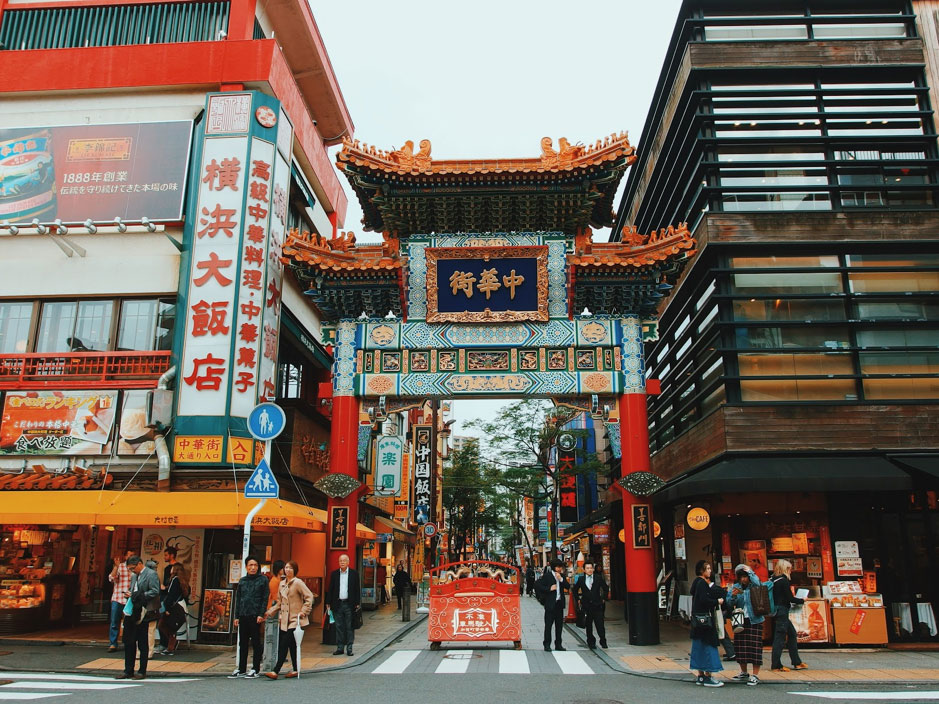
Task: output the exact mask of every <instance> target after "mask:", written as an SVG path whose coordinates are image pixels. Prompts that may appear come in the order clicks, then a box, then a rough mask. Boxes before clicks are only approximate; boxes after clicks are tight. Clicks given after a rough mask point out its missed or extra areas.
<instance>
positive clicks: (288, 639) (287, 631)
mask: <svg viewBox="0 0 939 704" xmlns="http://www.w3.org/2000/svg"><path fill="white" fill-rule="evenodd" d="M299 571H300V568H299V567H298V566H297V563H296V562H294V561H293V560H290V561H289V562H287V563H286V564H285V565H284V577H283V579H282V580H281V582H280V593H279V595H278V597H277V601H275V602H274V605H273V606H272V607H271V608H270V609H269V610H268V612H267V614H266V615H267V616H273V615H274V614H279V615H280V634H279V636H280V638H279V642H278V650H277V663H276V664H275V665H274V669H273V670H271V671H270V672H265V673H264V676H265V677H268V678H270V679H272V680H276V679H277V677H278V676H279V675H280V668H282V667H283V666H284V662H285V661H286V660H287V653H288V652H289V653H290V661H291V662H292V663H293V671H292V672H288V673H287V677H288V678H291V677H296V676H297V673H298V672H299V671H300V663H299V662H298V661H297V639H296V638H295V637H294V631H296V630H297V629H298V628H301V629H303V628H306V627H307V626H309V625H310V611H312V610H313V592H311V591H310V588H309V587H308V586H307V585H306V583H305V582H304V581H303V580H302V579H300V578H299V577H297V574H298V572H299Z"/></svg>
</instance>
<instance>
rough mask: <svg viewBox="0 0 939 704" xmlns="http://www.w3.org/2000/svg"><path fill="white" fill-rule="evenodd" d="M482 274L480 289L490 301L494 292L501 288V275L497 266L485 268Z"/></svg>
mask: <svg viewBox="0 0 939 704" xmlns="http://www.w3.org/2000/svg"><path fill="white" fill-rule="evenodd" d="M480 276H481V278H480V279H479V290H480V291H482V292H483V293H485V294H486V300H487V301H488V300H489V296H490V295H491V294H492V292H493V291H498V290H499V289H500V288H501V286H500V285H499V275H498V273H497V272H496V270H495V268H492V269H484V270H483V273H482V274H481V275H480Z"/></svg>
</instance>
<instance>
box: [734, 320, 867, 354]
mask: <svg viewBox="0 0 939 704" xmlns="http://www.w3.org/2000/svg"><path fill="white" fill-rule="evenodd" d="M736 341H737V347H739V348H742V349H773V348H783V347H808V348H827V349H847V348H848V347H850V346H851V344H850V338H849V336H848V329H847V328H842V327H828V326H822V325H812V326H808V327H801V326H798V327H797V326H792V327H784V328H768V327H758V328H737V331H736Z"/></svg>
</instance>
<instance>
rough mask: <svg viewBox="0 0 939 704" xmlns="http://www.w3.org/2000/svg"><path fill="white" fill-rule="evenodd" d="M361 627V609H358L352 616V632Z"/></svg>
mask: <svg viewBox="0 0 939 704" xmlns="http://www.w3.org/2000/svg"><path fill="white" fill-rule="evenodd" d="M361 627H362V609H361V608H358V609H356V610H355V612H354V613H353V614H352V630H353V631H357V630H359V629H360V628H361Z"/></svg>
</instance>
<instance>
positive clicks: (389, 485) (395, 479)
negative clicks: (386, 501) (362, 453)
mask: <svg viewBox="0 0 939 704" xmlns="http://www.w3.org/2000/svg"><path fill="white" fill-rule="evenodd" d="M403 459H404V438H403V437H399V436H397V435H382V436H380V437H379V438H378V442H377V443H376V450H375V491H376V493H381V495H382V496H400V495H401V465H402V460H403Z"/></svg>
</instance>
